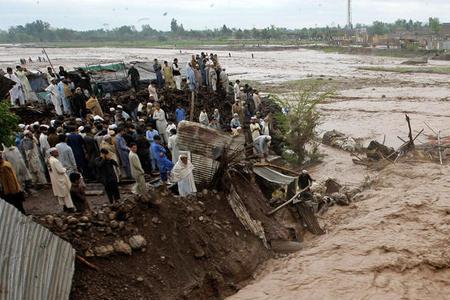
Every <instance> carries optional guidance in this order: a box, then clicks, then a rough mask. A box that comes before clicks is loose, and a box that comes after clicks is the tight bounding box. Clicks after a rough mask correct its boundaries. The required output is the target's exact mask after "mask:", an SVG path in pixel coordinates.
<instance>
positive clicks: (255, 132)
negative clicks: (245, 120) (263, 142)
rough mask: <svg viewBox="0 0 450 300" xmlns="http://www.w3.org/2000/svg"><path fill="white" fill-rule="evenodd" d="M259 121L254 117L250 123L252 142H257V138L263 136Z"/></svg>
mask: <svg viewBox="0 0 450 300" xmlns="http://www.w3.org/2000/svg"><path fill="white" fill-rule="evenodd" d="M257 121H258V119H257V118H256V117H252V118H251V121H250V122H251V123H250V133H251V135H252V141H255V140H256V138H257V137H258V136H260V135H261V127H260V126H259V123H258V122H257Z"/></svg>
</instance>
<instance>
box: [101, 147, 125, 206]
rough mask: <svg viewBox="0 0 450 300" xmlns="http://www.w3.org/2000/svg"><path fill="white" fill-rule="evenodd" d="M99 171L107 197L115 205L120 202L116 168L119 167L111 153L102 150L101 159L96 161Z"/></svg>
mask: <svg viewBox="0 0 450 300" xmlns="http://www.w3.org/2000/svg"><path fill="white" fill-rule="evenodd" d="M95 163H96V166H97V171H98V177H99V180H100V182H101V183H102V184H103V186H104V187H105V192H106V195H107V196H108V199H109V202H110V203H114V202H115V201H118V200H120V193H119V187H118V182H119V178H118V176H117V174H116V171H115V168H117V167H118V166H119V165H118V164H117V162H116V161H115V160H114V159H112V157H111V153H110V152H109V151H108V150H106V149H104V148H102V149H101V150H100V157H98V158H97V159H96V161H95Z"/></svg>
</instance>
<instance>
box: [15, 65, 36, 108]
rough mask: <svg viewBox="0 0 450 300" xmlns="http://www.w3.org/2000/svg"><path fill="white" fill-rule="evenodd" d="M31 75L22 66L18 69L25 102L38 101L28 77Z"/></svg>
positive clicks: (17, 72)
mask: <svg viewBox="0 0 450 300" xmlns="http://www.w3.org/2000/svg"><path fill="white" fill-rule="evenodd" d="M29 74H30V72H29V71H27V69H25V68H22V67H21V66H17V67H16V75H17V78H19V80H20V82H21V83H22V87H23V93H24V96H25V101H30V100H37V96H36V94H35V93H34V92H33V90H32V89H31V85H30V81H29V80H28V77H27V75H29Z"/></svg>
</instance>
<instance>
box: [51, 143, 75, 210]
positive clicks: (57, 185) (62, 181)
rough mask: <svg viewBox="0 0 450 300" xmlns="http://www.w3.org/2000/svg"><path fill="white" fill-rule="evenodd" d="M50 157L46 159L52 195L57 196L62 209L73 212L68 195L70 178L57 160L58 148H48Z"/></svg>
mask: <svg viewBox="0 0 450 300" xmlns="http://www.w3.org/2000/svg"><path fill="white" fill-rule="evenodd" d="M49 152H50V157H49V158H48V160H47V164H48V171H49V174H50V180H51V182H52V190H53V195H55V196H56V197H57V198H58V202H59V204H60V205H62V206H63V209H64V211H69V212H74V211H75V208H74V205H73V202H72V198H71V196H70V187H71V185H72V184H71V183H70V179H69V176H67V174H66V172H67V170H66V168H64V167H63V165H62V164H61V162H60V161H59V160H58V156H59V153H58V149H56V148H51V149H50V150H49Z"/></svg>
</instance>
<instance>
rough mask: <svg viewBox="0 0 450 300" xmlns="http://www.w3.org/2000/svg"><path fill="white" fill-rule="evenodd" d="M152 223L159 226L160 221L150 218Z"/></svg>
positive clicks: (156, 218)
mask: <svg viewBox="0 0 450 300" xmlns="http://www.w3.org/2000/svg"><path fill="white" fill-rule="evenodd" d="M152 223H153V224H160V223H161V221H160V220H159V219H158V217H153V218H152Z"/></svg>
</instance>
